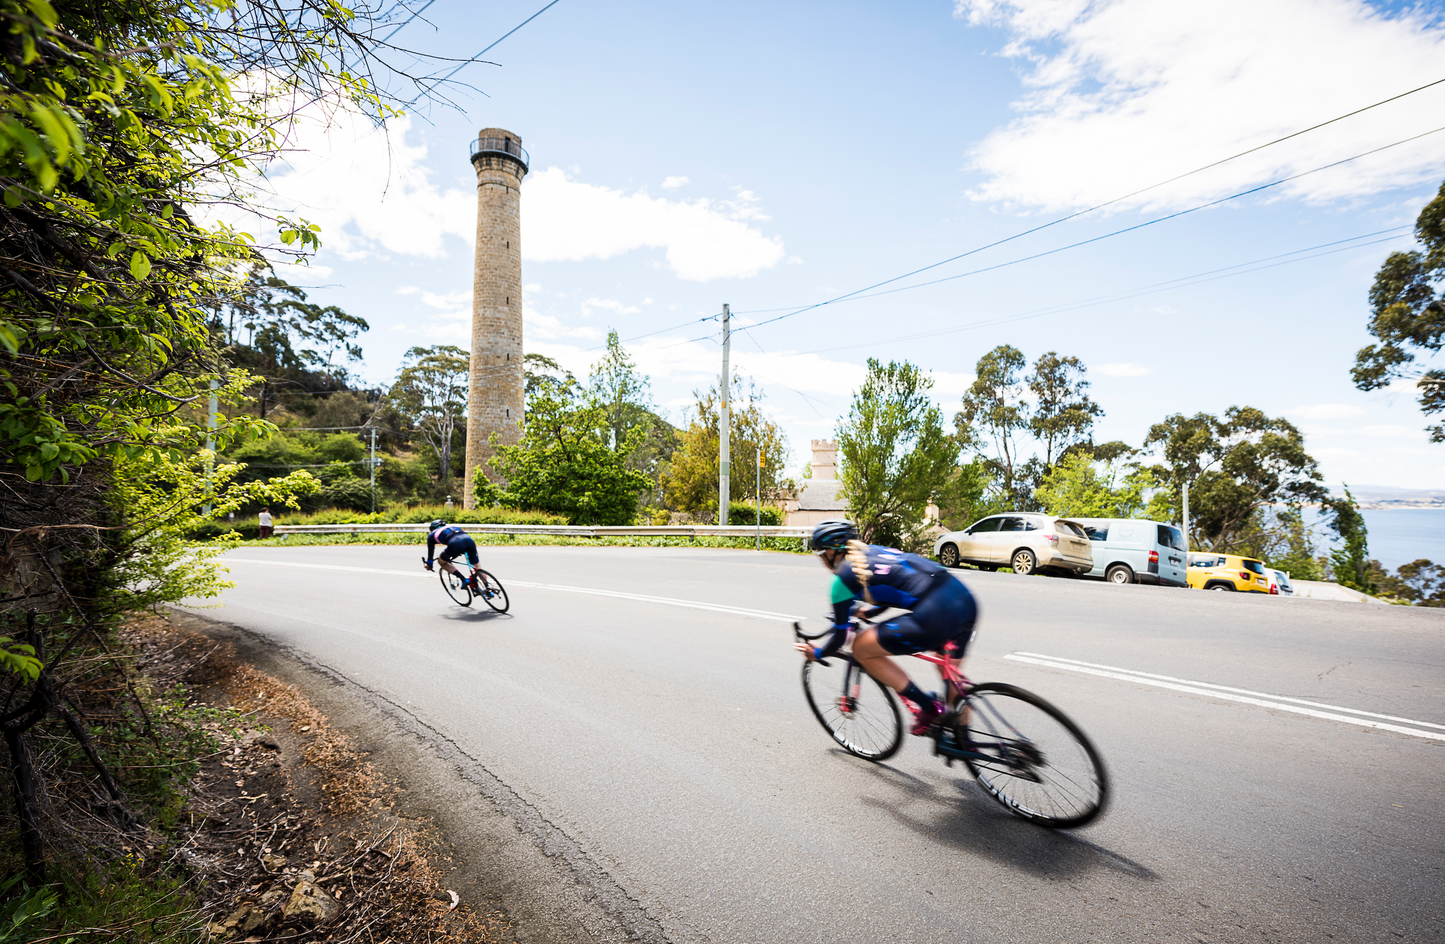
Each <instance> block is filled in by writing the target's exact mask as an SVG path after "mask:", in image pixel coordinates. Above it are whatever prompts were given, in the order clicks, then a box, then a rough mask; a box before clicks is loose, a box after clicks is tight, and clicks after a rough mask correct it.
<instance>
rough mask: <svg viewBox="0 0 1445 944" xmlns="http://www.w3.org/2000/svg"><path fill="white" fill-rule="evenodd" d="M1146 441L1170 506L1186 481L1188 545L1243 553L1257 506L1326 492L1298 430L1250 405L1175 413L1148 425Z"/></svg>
mask: <svg viewBox="0 0 1445 944" xmlns="http://www.w3.org/2000/svg"><path fill="white" fill-rule="evenodd" d="M1144 444H1145V446H1146V447H1148V446H1154V447H1157V448H1158V449H1159V450H1160V451H1161V452H1162V454H1163V457H1164V461H1165V464H1164V465H1161V466H1156V467H1155V471H1156V473H1157V474H1158V475H1159V477H1160V479H1161V480H1162V481H1163V482H1164V483H1165V484H1166V485H1167V486H1168V488H1169V491H1170V499H1171V501H1172V502H1173V504H1174V505H1175V507H1178V506H1179V503H1180V502H1181V499H1182V489H1183V485H1184V484H1185V483H1188V484H1189V513H1190V522H1189V525H1190V537H1189V546H1190V547H1195V548H1201V547H1208V548H1210V549H1212V550H1215V551H1220V552H1227V553H1240V552H1241V551H1245V550H1246V548H1245V547H1244V544H1245V542H1246V541H1247V536H1248V534H1249V531H1250V528H1251V526H1252V523H1256V522H1255V519H1256V515H1257V514H1258V513H1259V511H1260V509H1262V508H1264V507H1266V506H1267V505H1270V504H1271V503H1282V504H1299V503H1302V502H1317V501H1322V500H1323V499H1324V498H1325V497H1326V492H1325V490H1324V487H1323V486H1322V485H1321V484H1320V473H1319V470H1318V468H1317V466H1316V463H1315V460H1314V459H1313V458H1311V457H1310V455H1309V453H1307V452H1306V451H1305V448H1304V437H1303V436H1302V435H1301V434H1300V431H1299V430H1298V429H1296V428H1295V426H1294V425H1293V424H1292V423H1290V422H1289V421H1288V420H1286V419H1283V418H1280V419H1271V418H1269V417H1268V416H1266V415H1265V414H1264V413H1263V412H1261V411H1259V410H1257V409H1254V408H1253V407H1237V406H1232V407H1230V408H1229V409H1228V410H1226V411H1225V413H1224V417H1223V418H1222V419H1221V418H1219V417H1216V416H1213V415H1211V414H1208V413H1198V414H1195V415H1194V416H1192V417H1186V416H1183V415H1182V414H1177V413H1176V414H1174V415H1173V416H1170V417H1167V418H1166V419H1165V420H1164V422H1162V423H1156V424H1155V425H1154V426H1152V427H1151V428H1150V430H1149V436H1148V438H1146V439H1145V440H1144Z"/></svg>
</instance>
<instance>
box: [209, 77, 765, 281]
mask: <svg viewBox="0 0 1445 944" xmlns="http://www.w3.org/2000/svg"><path fill="white" fill-rule="evenodd" d="M415 138H416V135H415V134H414V133H413V131H412V125H411V120H410V119H409V118H407V117H400V118H395V119H392V120H391V121H390V122H389V123H388V124H387V125H386V126H384V127H376V126H374V125H373V124H372V123H371V121H370V120H369V119H367V118H366V117H365V116H363V115H361V114H359V113H358V112H356V111H355V110H354V109H351V108H349V107H345V106H340V105H337V104H336V103H335V102H320V103H313V104H311V105H307V106H305V107H303V108H301V109H300V110H299V111H298V113H297V118H296V119H295V120H294V121H293V122H292V123H291V125H290V126H289V130H288V134H287V150H286V155H285V159H284V160H283V161H279V162H277V163H275V164H274V165H272V166H271V167H270V168H269V169H268V171H267V174H266V178H265V180H263V181H260V182H258V187H259V188H260V190H261V191H262V198H263V202H264V203H266V204H267V205H269V206H270V207H271V208H272V209H273V210H275V211H276V212H279V213H283V214H286V215H291V216H299V217H302V218H305V219H306V220H308V221H310V222H312V223H316V224H318V225H320V227H321V236H322V241H323V243H324V245H325V247H326V249H327V251H330V252H335V253H337V254H338V255H339V256H340V257H341V258H343V259H346V260H352V261H354V260H357V259H363V258H367V257H369V256H376V255H378V254H381V253H390V254H394V255H403V256H425V257H429V258H439V257H444V256H446V255H447V251H446V242H447V238H448V237H452V238H455V239H458V240H461V241H462V243H463V244H464V245H465V246H466V247H467V251H468V252H470V247H471V246H472V243H473V241H474V239H475V237H476V232H475V231H476V220H477V209H476V194H475V193H474V192H472V191H471V190H470V189H456V188H443V187H440V186H438V185H437V184H436V183H435V182H434V180H433V173H432V170H431V168H430V166H429V165H428V163H427V161H428V152H427V148H426V147H424V146H421V145H418V144H415V143H413V142H414V141H415ZM574 177H575V173H574V175H573V176H569V175H568V174H567V173H566V172H565V171H563V170H561V169H560V168H555V167H553V168H547V169H546V170H541V171H536V172H534V173H532V174H529V175H528V176H527V177H526V179H525V181H524V184H523V191H522V229H523V232H524V238H523V241H522V253H523V258H524V259H526V260H529V261H537V262H555V261H572V260H581V259H608V258H611V257H613V256H616V255H620V254H622V253H625V252H629V251H631V250H634V249H640V248H643V247H652V248H662V249H665V250H666V259H667V264H668V266H669V267H670V268H671V269H672V270H673V272H675V273H676V274H677V275H678V276H679V277H680V278H683V279H688V280H690V281H698V282H706V281H710V280H712V279H720V278H747V277H750V276H753V275H756V274H757V273H758V272H760V271H762V270H763V269H767V268H771V267H772V266H775V265H777V264H778V263H779V262H781V261H782V259H783V257H784V251H783V244H782V240H781V239H780V238H778V237H776V236H773V237H769V236H765V235H763V233H762V232H761V231H759V230H758V229H756V228H754V227H753V226H750V225H748V221H760V220H766V219H767V217H766V216H765V215H763V213H762V212H761V210H760V209H759V208H758V198H757V197H756V195H754V194H752V193H750V192H749V191H746V190H742V189H741V188H737V187H735V188H734V191H735V196H734V197H733V198H732V199H727V200H709V199H707V198H699V199H695V200H665V199H661V198H653V197H650V196H648V194H647V193H646V191H638V192H636V193H630V194H629V193H624V192H623V191H621V190H614V189H611V188H608V187H605V186H597V185H593V184H586V183H582V182H580V181H578V180H576V179H574ZM673 181H680V182H684V183H685V182H686V178H683V177H676V178H673V177H670V178H668V182H669V183H670V182H673ZM678 185H680V184H678ZM203 215H204V216H205V217H206V218H208V219H209V218H218V219H225V220H227V221H228V222H231V223H232V224H233V225H236V226H237V227H239V228H241V229H243V230H245V231H248V232H252V233H253V234H254V235H256V236H258V237H269V235H270V234H269V232H266V233H263V232H258V230H264V229H266V226H267V225H269V224H266V225H261V224H262V223H263V222H264V221H259V220H257V219H256V218H255V217H252V216H249V215H243V214H238V213H237V212H236V211H234V210H232V209H230V208H227V207H225V206H218V207H215V208H210V209H209V210H208V211H207V212H206V213H205V214H203Z"/></svg>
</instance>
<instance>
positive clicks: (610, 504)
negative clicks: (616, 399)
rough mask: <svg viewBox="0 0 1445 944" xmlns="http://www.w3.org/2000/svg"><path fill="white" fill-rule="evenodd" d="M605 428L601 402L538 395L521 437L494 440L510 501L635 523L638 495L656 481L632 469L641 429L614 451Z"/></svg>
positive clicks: (579, 518)
mask: <svg viewBox="0 0 1445 944" xmlns="http://www.w3.org/2000/svg"><path fill="white" fill-rule="evenodd" d="M605 428H606V411H605V409H604V408H603V407H602V406H601V405H600V404H598V403H597V402H595V401H587V402H581V403H578V402H567V401H562V400H558V399H554V398H553V397H551V396H550V395H545V394H544V395H542V396H539V397H536V398H534V400H533V402H532V404H531V407H530V413H529V416H528V419H527V426H526V429H525V430H524V432H523V434H522V439H521V441H520V442H519V443H517V445H515V446H503V445H500V444H498V443H496V442H495V441H494V443H493V446H494V448H495V449H496V456H495V457H494V458H493V459H492V466H493V467H494V468H495V469H496V470H497V471H498V472H499V473H500V474H501V475H502V476H503V478H505V479H506V481H507V488H506V496H507V497H508V501H507V502H506V503H507V504H511V505H517V506H521V507H524V508H537V509H540V510H542V511H550V512H553V513H554V514H560V515H566V516H567V520H568V521H570V522H571V523H573V524H610V525H621V524H631V523H632V519H633V516H634V515H635V514H636V512H637V499H638V495H639V494H641V493H642V492H643V491H645V490H646V489H647V488H648V487H649V485H651V482H650V481H649V480H648V478H647V476H645V475H643V474H642V473H641V472H637V471H635V470H632V469H629V468H627V453H628V452H629V451H630V446H631V445H632V442H633V440H635V439H636V438H637V436H636V431H634V433H633V435H631V436H630V437H629V440H628V442H627V443H625V444H624V448H623V449H622V450H621V451H614V450H613V449H612V448H611V447H610V446H609V445H608V443H607V442H606V441H605V439H604V435H603V430H604V429H605ZM494 439H495V437H494Z"/></svg>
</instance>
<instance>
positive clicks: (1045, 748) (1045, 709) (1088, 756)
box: [954, 682, 1109, 829]
mask: <svg viewBox="0 0 1445 944" xmlns="http://www.w3.org/2000/svg"><path fill="white" fill-rule="evenodd" d="M964 702H965V704H966V706H967V710H966V711H965V712H961V713H960V715H959V718H960V722H962V720H963V719H964V718H965V717H966V718H967V725H966V726H965V725H964V724H963V723H960V724H959V725H958V726H957V727H956V728H955V730H954V737H955V739H956V741H957V743H958V744H959V746H960V747H962V748H964V749H965V750H968V751H972V752H975V753H978V754H983V755H985V757H986V758H987V759H970V758H965V760H964V762H965V763H966V764H968V769H969V770H970V771H971V772H972V773H973V775H974V777H976V778H978V783H979V786H981V787H983V789H984V791H985V792H987V793H988V795H989V796H991V797H993V798H994V799H995V800H997V801H998V802H999V803H1000V804H1002V805H1003V807H1004V808H1005V809H1007V810H1008V811H1009V812H1010V813H1013V814H1014V815H1015V816H1018V817H1021V818H1022V819H1026V820H1028V821H1029V822H1031V823H1039V824H1040V825H1043V826H1052V827H1055V828H1059V829H1063V828H1068V827H1072V826H1083V825H1084V824H1085V823H1088V822H1091V821H1093V820H1094V819H1095V818H1096V817H1097V816H1098V815H1099V814H1100V813H1102V812H1103V811H1104V806H1105V805H1106V803H1107V802H1108V799H1109V775H1108V773H1107V772H1106V771H1105V769H1104V762H1103V761H1102V760H1101V759H1100V758H1099V752H1098V751H1097V750H1095V749H1094V745H1093V743H1091V742H1090V741H1089V738H1088V736H1087V735H1085V734H1084V732H1083V731H1082V730H1080V729H1079V726H1078V725H1076V724H1074V722H1073V721H1071V720H1069V718H1068V716H1067V715H1065V714H1064V713H1063V712H1062V711H1060V710H1059V709H1057V708H1055V707H1054V706H1053V705H1051V704H1049V703H1048V702H1046V701H1044V700H1043V699H1042V698H1040V697H1039V696H1037V695H1035V694H1033V693H1032V692H1027V691H1024V690H1023V689H1021V688H1016V687H1014V686H1013V685H1005V684H1003V683H1001V682H988V683H985V684H983V685H977V686H974V688H973V690H972V691H970V692H969V693H968V695H967V696H965V698H964Z"/></svg>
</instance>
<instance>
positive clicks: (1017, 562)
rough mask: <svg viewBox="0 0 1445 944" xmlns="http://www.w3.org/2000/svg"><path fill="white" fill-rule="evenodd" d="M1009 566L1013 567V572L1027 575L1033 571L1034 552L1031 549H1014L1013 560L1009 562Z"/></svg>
mask: <svg viewBox="0 0 1445 944" xmlns="http://www.w3.org/2000/svg"><path fill="white" fill-rule="evenodd" d="M1010 566H1011V567H1013V569H1014V573H1016V574H1023V575H1025V576H1027V575H1029V574H1031V573H1033V572H1034V552H1033V551H1015V552H1014V556H1013V561H1012V562H1011V563H1010Z"/></svg>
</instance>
